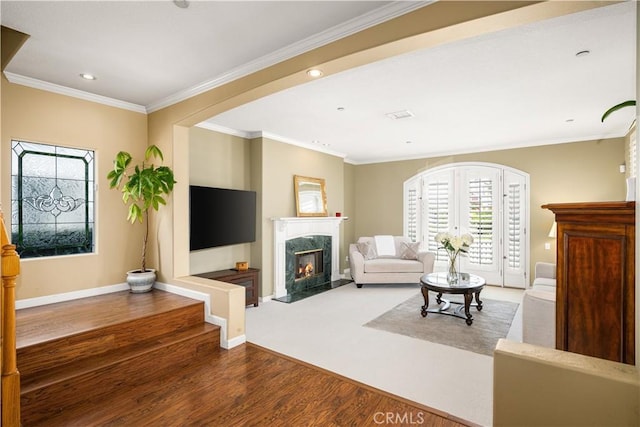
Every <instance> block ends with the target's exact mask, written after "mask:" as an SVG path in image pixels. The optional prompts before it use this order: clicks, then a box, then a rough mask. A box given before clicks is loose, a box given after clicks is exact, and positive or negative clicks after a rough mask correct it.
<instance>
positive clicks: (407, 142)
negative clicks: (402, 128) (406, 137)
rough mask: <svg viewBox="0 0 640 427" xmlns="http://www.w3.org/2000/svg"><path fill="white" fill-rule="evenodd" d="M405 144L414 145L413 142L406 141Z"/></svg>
mask: <svg viewBox="0 0 640 427" xmlns="http://www.w3.org/2000/svg"><path fill="white" fill-rule="evenodd" d="M404 143H405V144H411V143H413V141H405V142H404Z"/></svg>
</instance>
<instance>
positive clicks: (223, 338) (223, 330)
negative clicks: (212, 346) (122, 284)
mask: <svg viewBox="0 0 640 427" xmlns="http://www.w3.org/2000/svg"><path fill="white" fill-rule="evenodd" d="M155 287H156V288H157V289H160V290H163V291H166V292H171V293H172V294H176V295H181V296H183V297H187V298H191V299H195V300H198V301H202V302H204V321H205V322H207V323H211V324H212V325H217V326H220V347H222V348H224V349H227V350H228V349H230V348H233V347H236V346H238V345H240V344H244V343H245V342H246V341H247V339H246V336H245V335H244V334H243V335H240V336H238V337H235V338H231V339H228V338H227V319H225V318H224V317H219V316H215V315H213V314H211V295H209V294H206V293H204V292H198V291H194V290H192V289H187V288H182V287H180V286H175V285H169V284H167V283H160V282H156V284H155Z"/></svg>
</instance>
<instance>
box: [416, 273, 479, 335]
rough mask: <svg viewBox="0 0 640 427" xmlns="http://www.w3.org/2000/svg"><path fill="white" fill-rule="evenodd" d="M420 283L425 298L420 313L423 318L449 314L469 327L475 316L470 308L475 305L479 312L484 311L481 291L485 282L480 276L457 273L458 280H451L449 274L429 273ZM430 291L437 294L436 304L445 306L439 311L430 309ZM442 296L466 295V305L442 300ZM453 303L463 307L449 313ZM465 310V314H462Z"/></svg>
mask: <svg viewBox="0 0 640 427" xmlns="http://www.w3.org/2000/svg"><path fill="white" fill-rule="evenodd" d="M420 283H421V284H422V296H423V297H424V305H423V306H422V310H421V311H420V314H422V317H427V314H428V313H437V314H447V315H449V316H455V317H459V318H461V319H465V321H466V322H467V325H471V324H472V323H473V316H472V315H471V313H470V312H469V308H470V307H471V306H472V305H475V306H476V307H477V309H478V311H481V310H482V301H480V291H481V290H482V288H484V285H485V281H484V279H483V278H482V277H480V276H476V275H475V274H469V273H457V280H451V279H450V278H449V274H448V273H447V272H438V273H429V274H425V275H424V276H422V277H421V278H420ZM429 291H433V292H437V293H438V296H437V297H436V302H437V303H438V305H440V304H443V303H444V305H442V306H440V307H438V308H437V309H429ZM442 294H462V295H464V303H459V302H455V301H449V300H446V299H444V298H442ZM474 295H475V296H476V302H475V304H472V300H473V296H474ZM452 303H453V304H461V305H460V307H458V308H456V309H455V310H453V311H448V310H449V307H450V306H451V304H452ZM463 309H464V314H462V313H461V311H462V310H463Z"/></svg>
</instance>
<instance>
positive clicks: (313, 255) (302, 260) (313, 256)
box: [295, 249, 323, 280]
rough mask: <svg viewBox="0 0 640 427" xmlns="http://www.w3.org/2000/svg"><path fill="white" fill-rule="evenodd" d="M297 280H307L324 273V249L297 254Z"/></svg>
mask: <svg viewBox="0 0 640 427" xmlns="http://www.w3.org/2000/svg"><path fill="white" fill-rule="evenodd" d="M295 255H296V264H295V265H296V266H297V267H296V275H295V279H296V280H301V279H306V278H308V277H313V276H316V275H318V274H322V273H323V267H322V249H313V250H310V251H303V252H296V253H295Z"/></svg>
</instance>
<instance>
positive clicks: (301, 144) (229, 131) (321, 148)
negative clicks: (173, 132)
mask: <svg viewBox="0 0 640 427" xmlns="http://www.w3.org/2000/svg"><path fill="white" fill-rule="evenodd" d="M196 127H199V128H202V129H207V130H211V131H214V132H220V133H224V134H225V135H233V136H238V137H240V138H245V139H254V138H268V139H271V140H273V141H277V142H282V143H284V144H289V145H295V146H297V147H302V148H306V149H307V150H312V151H318V152H320V153H324V154H329V155H331V156H336V157H341V158H343V159H344V158H345V157H347V155H346V154H344V153H341V152H338V151H334V150H330V149H329V148H327V147H324V146H320V145H315V144H309V143H306V142H300V141H297V140H295V139H291V138H285V137H284V136H280V135H276V134H274V133H269V132H263V131H257V132H246V131H242V130H237V129H232V128H228V127H225V126H220V125H217V124H215V123H210V122H201V123H198V124H197V125H196Z"/></svg>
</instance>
